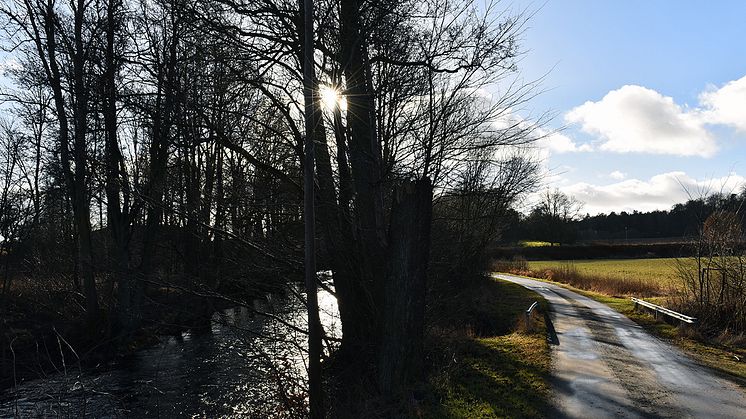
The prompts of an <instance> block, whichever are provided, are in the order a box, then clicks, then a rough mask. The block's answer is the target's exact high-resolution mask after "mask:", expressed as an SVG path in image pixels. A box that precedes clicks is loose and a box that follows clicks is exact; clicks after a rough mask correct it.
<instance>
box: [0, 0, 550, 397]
mask: <svg viewBox="0 0 746 419" xmlns="http://www.w3.org/2000/svg"><path fill="white" fill-rule="evenodd" d="M315 3H316V6H315V7H316V9H315V15H314V22H315V26H316V28H317V30H316V32H315V33H316V39H315V40H314V42H313V44H312V45H313V51H311V52H312V56H313V57H314V60H313V79H312V80H313V82H312V84H313V85H312V86H311V89H310V90H311V91H313V92H317V93H316V94H317V95H319V96H316V97H314V100H319V99H320V97H323V98H325V99H331V100H324V101H323V102H322V103H321V104H322V105H323V106H319V107H318V111H316V112H313V115H311V116H312V121H313V124H312V127H313V130H312V131H313V141H314V143H315V147H316V157H317V162H316V164H317V168H316V177H315V182H314V185H315V188H314V189H315V194H316V209H317V214H318V217H317V231H318V232H319V234H318V237H317V241H319V243H320V246H319V248H320V252H319V258H320V264H321V265H322V267H324V268H328V269H330V270H331V271H332V277H333V286H334V291H335V293H336V297H337V300H338V305H339V313H340V317H341V323H342V329H343V337H342V341H341V346H340V347H339V348H338V350H337V351H336V352H335V353H334V354H333V357H334V359H335V365H337V366H339V368H337V371H341V372H338V373H337V376H338V377H341V378H340V379H341V380H342V384H341V385H342V386H344V385H346V384H349V383H361V382H362V383H368V384H370V383H372V386H373V388H375V389H376V390H375V391H376V392H379V393H381V394H383V395H384V396H385V397H388V398H398V397H400V396H401V393H402V392H403V391H404V389H405V388H406V386H407V385H408V384H409V383H410V382H411V381H413V380H417V379H418V378H419V374H420V373H421V371H422V368H421V362H422V337H423V333H424V322H425V319H424V313H425V305H426V300H425V297H426V294H427V289H428V288H430V287H432V286H434V285H433V284H437V283H440V282H438V280H439V279H446V278H447V280H443V281H441V282H443V283H454V282H457V281H458V280H459V278H465V277H467V276H468V274H470V273H473V272H478V271H479V264H478V263H479V262H480V261H481V258H482V256H483V247H484V245H486V244H487V243H489V242H491V241H493V240H494V239H495V238H496V237H497V235H498V233H499V232H500V230H501V229H503V227H504V223H505V220H506V219H508V215H509V214H510V208H511V207H512V206H513V205H514V204H515V203H516V202H517V201H519V200H520V199H521V197H522V196H523V195H524V192H526V191H528V190H530V189H531V188H532V187H533V186H534V184H535V183H536V181H537V178H536V174H537V165H536V164H535V163H534V162H532V161H531V160H530V158H528V157H527V155H528V154H526V153H525V146H527V145H529V144H530V143H531V142H532V141H534V140H536V139H537V138H539V137H540V136H541V135H543V134H542V133H543V132H544V131H543V130H540V129H538V128H539V127H540V125H541V121H539V122H530V121H526V120H523V119H520V118H517V117H516V116H514V115H512V114H511V112H512V111H513V110H514V109H516V108H519V107H520V106H521V105H522V104H523V103H524V102H525V101H526V100H527V99H528V98H530V97H531V95H533V87H534V86H533V84H532V83H528V84H527V83H524V82H522V81H521V79H520V78H518V77H517V73H516V69H517V67H516V64H517V59H518V57H519V56H520V50H519V49H518V45H517V42H516V40H517V38H518V36H519V35H520V34H521V32H522V30H523V27H524V26H523V25H524V23H525V17H524V16H523V15H522V14H520V13H517V14H511V13H507V12H504V11H502V10H498V9H497V8H496V6H495V5H493V4H481V3H480V4H477V3H476V2H472V1H469V0H462V1H456V2H452V1H442V0H405V1H388V0H377V1H363V0H358V1H355V0H353V1H346V0H345V1H336V0H324V1H317V2H315ZM0 16H2V18H3V22H2V23H3V28H4V37H5V38H6V40H5V45H3V47H4V48H5V49H6V50H7V51H11V52H12V54H13V56H14V57H16V58H17V60H18V64H19V65H17V66H14V67H13V68H12V69H11V70H10V71H9V72H10V74H9V75H10V76H11V77H12V79H13V80H14V82H15V85H14V86H13V87H12V88H9V89H6V90H4V91H3V93H2V94H3V99H4V101H6V102H7V103H9V104H10V107H8V108H6V109H5V111H6V115H5V119H4V120H3V124H2V127H1V128H2V132H0V139H1V140H2V144H1V146H0V158H1V163H2V168H1V169H0V170H1V171H0V174H1V175H2V178H1V179H0V180H2V182H3V183H2V185H1V186H2V188H3V189H2V196H1V197H0V198H1V199H2V200H1V201H0V208H2V212H1V213H0V215H1V217H0V218H1V220H0V236H2V249H0V253H1V254H2V257H3V259H2V260H3V262H4V280H3V295H5V294H6V292H7V291H8V290H10V289H12V281H16V280H18V279H19V278H24V279H25V280H33V281H35V282H37V283H39V282H43V281H47V282H46V283H52V282H54V283H57V284H60V283H61V284H66V285H61V287H62V288H65V289H70V290H74V294H72V298H73V300H74V301H76V302H79V303H80V307H82V308H83V310H82V313H81V314H83V313H84V314H85V322H86V324H87V328H88V330H89V331H90V335H91V336H115V337H117V338H118V339H120V341H122V342H127V341H128V339H130V338H131V337H132V336H133V334H136V333H138V331H139V330H140V329H141V327H142V325H143V323H144V322H145V321H146V320H148V314H147V313H148V304H149V301H151V300H152V298H153V292H155V291H156V290H157V289H159V288H162V287H164V286H165V287H173V286H177V287H178V288H179V289H182V290H185V291H188V292H190V293H191V294H193V295H196V296H200V297H205V296H214V295H217V294H221V295H225V294H231V293H232V294H231V295H232V296H233V297H235V296H236V295H241V294H240V291H246V289H247V288H251V287H253V286H255V284H256V282H257V278H266V279H267V281H268V282H275V283H282V282H284V281H287V279H286V275H290V277H291V278H292V277H293V275H296V276H297V275H298V274H299V272H300V271H301V268H302V257H301V252H300V250H301V249H302V246H303V239H302V208H303V207H302V198H303V189H302V187H301V184H302V173H303V168H304V150H303V144H304V139H305V131H304V129H303V126H304V125H303V121H304V116H305V112H307V111H309V109H307V107H306V106H305V105H304V95H303V87H304V85H303V70H304V68H303V63H304V60H303V56H304V53H305V52H306V51H305V50H304V42H303V41H304V35H303V34H304V31H303V19H302V16H303V10H302V2H297V1H290V0H261V1H244V0H210V1H201V2H189V1H182V0H94V1H85V0H67V1H62V0H46V1H42V0H13V1H8V2H6V3H4V4H3V6H2V7H1V9H0ZM494 86H500V88H499V89H497V90H496V91H499V92H500V94H499V95H491V94H488V93H487V92H488V91H489V89H491V88H493V87H494ZM322 93H323V96H321V94H322ZM431 224H432V227H433V228H432V234H431ZM453 237H456V240H453V239H452V238H453ZM431 255H432V258H431ZM431 259H432V260H431ZM428 278H429V281H428ZM198 301H199V303H196V304H197V305H196V307H198V309H197V310H195V309H194V307H192V308H191V309H190V312H192V314H194V312H195V311H196V312H202V313H203V314H209V313H210V311H211V309H212V308H211V305H210V304H211V303H210V300H209V299H208V298H202V299H201V300H198ZM231 301H237V300H235V299H233V300H231ZM326 356H332V354H330V353H328V354H326ZM345 366H346V367H345ZM346 371H352V372H350V373H347V372H346ZM361 377H362V378H361ZM343 393H344V394H347V395H348V396H349V399H348V400H343V401H341V402H340V403H342V404H344V403H350V404H352V405H354V404H355V403H356V402H359V400H356V398H355V397H356V396H355V393H354V392H346V393H345V392H343Z"/></svg>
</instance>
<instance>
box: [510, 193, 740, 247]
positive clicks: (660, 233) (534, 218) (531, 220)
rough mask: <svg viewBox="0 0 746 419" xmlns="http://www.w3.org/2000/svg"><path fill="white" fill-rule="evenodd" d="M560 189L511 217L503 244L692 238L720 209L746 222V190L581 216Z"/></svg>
mask: <svg viewBox="0 0 746 419" xmlns="http://www.w3.org/2000/svg"><path fill="white" fill-rule="evenodd" d="M563 195H564V194H562V193H561V192H559V191H554V192H551V191H547V192H546V193H545V195H543V196H542V199H541V202H540V203H539V204H538V205H536V206H535V207H534V208H532V210H531V211H530V212H529V214H528V215H524V214H521V213H519V212H517V211H515V212H513V213H512V217H513V219H514V221H513V223H512V225H513V226H514V227H512V228H510V229H508V230H507V231H505V233H504V234H503V236H502V237H501V240H502V242H504V243H510V242H516V241H519V240H541V241H546V242H552V243H574V242H577V241H592V240H621V241H624V240H638V239H663V238H665V239H679V240H680V239H692V238H695V237H697V236H698V235H699V234H700V233H701V232H702V228H703V225H704V223H705V221H706V220H707V219H708V218H709V217H710V216H711V215H712V214H715V213H717V212H718V211H729V212H732V213H735V214H738V220H739V221H740V223H741V224H743V222H744V216H745V215H744V210H743V209H744V208H746V206H745V205H746V191H742V192H741V193H739V194H724V193H713V194H709V195H707V196H704V197H698V198H692V199H689V200H688V201H686V202H684V203H679V204H675V205H674V206H673V207H672V208H671V209H670V210H656V211H649V212H641V211H633V212H631V213H629V212H626V211H621V212H619V213H616V212H611V213H609V214H598V215H593V216H591V215H589V214H586V215H585V216H580V215H579V213H580V212H581V210H582V205H578V203H575V201H574V200H573V199H572V198H571V197H568V196H566V195H565V196H564V197H563Z"/></svg>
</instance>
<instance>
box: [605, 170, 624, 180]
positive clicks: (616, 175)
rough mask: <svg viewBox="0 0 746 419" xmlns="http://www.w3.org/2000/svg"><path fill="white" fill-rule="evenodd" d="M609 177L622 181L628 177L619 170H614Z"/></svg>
mask: <svg viewBox="0 0 746 419" xmlns="http://www.w3.org/2000/svg"><path fill="white" fill-rule="evenodd" d="M609 177H610V178H612V179H616V180H622V179H624V178H626V177H627V174H626V173H623V172H620V171H619V170H614V171H613V172H611V173H609Z"/></svg>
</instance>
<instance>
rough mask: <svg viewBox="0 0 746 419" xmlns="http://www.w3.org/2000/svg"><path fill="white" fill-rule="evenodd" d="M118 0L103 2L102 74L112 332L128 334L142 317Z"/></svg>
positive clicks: (138, 323)
mask: <svg viewBox="0 0 746 419" xmlns="http://www.w3.org/2000/svg"><path fill="white" fill-rule="evenodd" d="M120 5H121V2H120V1H119V0H109V2H108V3H107V5H106V19H107V23H106V51H105V57H104V60H105V73H104V80H103V84H104V127H105V131H106V147H105V156H106V185H105V189H106V219H107V225H108V227H109V233H110V235H111V239H112V242H113V243H114V280H115V281H116V282H117V284H118V293H117V309H116V320H115V325H114V329H115V333H121V334H123V335H124V334H129V333H131V332H133V331H134V330H136V329H137V328H138V327H139V325H140V320H141V318H142V312H141V311H142V307H141V304H142V300H143V296H142V295H141V294H142V292H143V291H142V286H141V284H142V283H141V282H140V281H139V280H138V279H137V278H136V277H135V276H133V275H132V274H131V272H130V266H129V259H130V252H129V239H130V230H129V226H130V222H129V215H128V213H127V209H126V208H127V200H126V199H123V197H122V193H121V192H122V188H121V185H122V183H124V182H126V181H127V180H126V179H123V178H122V177H123V176H126V174H125V173H123V167H124V162H123V157H122V153H121V151H120V149H119V140H118V136H117V89H116V75H117V71H118V70H117V66H118V64H117V62H116V57H115V56H114V43H115V35H116V30H117V13H118V8H119V7H120ZM123 207H124V208H125V209H124V210H123Z"/></svg>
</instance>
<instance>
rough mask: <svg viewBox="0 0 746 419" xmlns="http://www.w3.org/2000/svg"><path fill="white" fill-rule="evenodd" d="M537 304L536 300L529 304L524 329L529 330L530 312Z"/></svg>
mask: <svg viewBox="0 0 746 419" xmlns="http://www.w3.org/2000/svg"><path fill="white" fill-rule="evenodd" d="M538 306H539V302H538V301H534V303H533V304H531V307H529V308H528V310H526V329H528V330H531V313H533V311H534V309H535V308H536V307H538Z"/></svg>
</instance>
